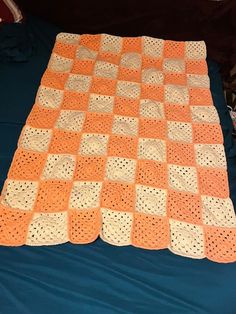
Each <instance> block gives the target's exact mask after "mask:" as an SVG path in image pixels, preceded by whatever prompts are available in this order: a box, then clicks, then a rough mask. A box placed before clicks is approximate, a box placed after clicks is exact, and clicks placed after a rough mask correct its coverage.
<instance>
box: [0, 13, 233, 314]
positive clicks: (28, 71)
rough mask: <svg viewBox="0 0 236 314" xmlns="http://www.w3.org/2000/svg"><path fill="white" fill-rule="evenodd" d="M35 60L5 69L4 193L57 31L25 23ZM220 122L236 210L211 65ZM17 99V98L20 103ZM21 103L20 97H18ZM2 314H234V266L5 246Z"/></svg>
mask: <svg viewBox="0 0 236 314" xmlns="http://www.w3.org/2000/svg"><path fill="white" fill-rule="evenodd" d="M26 27H27V30H28V31H29V33H30V40H31V41H32V47H33V50H32V55H31V56H30V57H29V58H28V60H27V61H26V62H2V63H1V64H0V73H1V75H0V86H1V105H0V189H1V188H2V185H3V182H4V180H5V178H6V176H7V172H8V169H9V166H10V163H11V160H12V157H13V153H14V151H15V148H16V144H17V140H18V137H19V134H20V131H21V129H22V127H23V125H24V122H25V120H26V118H27V116H28V114H29V112H30V110H31V107H32V105H33V102H34V98H35V94H36V91H37V88H38V85H39V82H40V78H41V76H42V74H43V72H44V70H45V68H46V66H47V62H48V59H49V56H50V53H51V49H52V47H53V44H54V40H55V36H56V34H57V33H58V32H59V31H60V29H58V28H57V27H55V26H53V25H50V24H48V23H46V22H43V21H41V20H39V19H37V18H35V17H30V18H29V19H28V21H27V25H26ZM208 67H209V76H210V80H211V92H212V95H213V100H214V104H215V106H216V108H217V111H218V113H219V116H220V120H221V126H222V130H223V134H224V145H225V151H226V156H227V163H228V174H229V185H230V193H231V198H232V200H233V202H234V207H236V145H235V143H234V141H233V139H232V136H231V134H232V121H231V120H230V116H229V113H228V111H227V107H226V105H225V101H224V96H223V92H222V86H221V79H220V74H219V68H218V66H217V64H216V63H214V62H213V61H211V60H208ZM16 95H17V96H16ZM19 96H20V97H19ZM0 256H1V264H0V287H1V294H0V313H2V314H11V313H15V314H18V313H19V314H31V313H34V314H38V313H39V314H41V313H45V314H46V313H58V314H60V313H66V312H67V313H70V314H73V313H81V314H83V313H86V314H89V313H91V314H94V313H103V314H109V313H140V314H141V313H142V314H147V313H150V314H151V313H160V314H161V313H175V314H177V313H181V314H184V313H201V314H203V313H214V314H217V313H224V314H234V313H235V312H236V299H235V293H236V286H235V277H236V265H235V264H234V263H231V264H218V263H213V262H211V261H209V260H206V259H203V260H192V259H187V258H184V257H181V256H177V255H174V254H172V253H170V252H169V251H167V250H160V251H151V250H142V249H138V248H134V247H130V246H127V247H115V246H111V245H109V244H107V243H105V242H102V241H101V240H97V241H95V242H94V243H92V244H89V245H73V244H69V243H67V244H63V245H57V246H51V247H28V246H23V247H18V248H8V247H0Z"/></svg>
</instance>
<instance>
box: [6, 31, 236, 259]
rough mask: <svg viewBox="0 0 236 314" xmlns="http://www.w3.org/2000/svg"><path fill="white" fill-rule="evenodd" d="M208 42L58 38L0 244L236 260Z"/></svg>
mask: <svg viewBox="0 0 236 314" xmlns="http://www.w3.org/2000/svg"><path fill="white" fill-rule="evenodd" d="M205 58H206V49H205V44H204V42H201V41H199V42H193V41H189V42H175V41H169V40H165V41H164V40H161V39H156V38H151V37H132V38H128V37H127V38H122V37H118V36H110V35H107V34H101V35H75V34H67V33H60V34H59V35H58V36H57V40H56V43H55V46H54V49H53V52H52V55H51V58H50V61H49V64H48V68H47V69H46V71H45V73H44V75H43V77H42V80H41V85H40V87H39V90H38V93H37V96H36V100H35V104H34V106H33V109H32V111H31V113H30V115H29V117H28V119H27V122H26V125H25V127H24V128H23V131H22V133H21V136H20V139H19V142H18V148H17V150H16V153H15V155H14V159H13V162H12V165H11V168H10V170H9V173H8V178H7V180H6V182H5V185H4V189H3V192H2V196H1V199H0V244H2V245H8V246H19V245H23V244H27V245H34V246H36V245H51V244H59V243H64V242H67V241H70V242H72V243H89V242H92V241H94V240H95V239H96V238H97V237H98V236H100V237H101V238H102V239H103V240H104V241H106V242H109V243H111V244H114V245H130V244H131V245H134V246H137V247H141V248H146V249H155V250H158V249H163V248H169V249H170V250H171V251H172V252H174V253H175V254H179V255H182V256H187V257H191V258H204V257H207V258H208V259H210V260H212V261H217V262H232V261H235V260H236V219H235V214H234V209H233V205H232V202H231V200H230V198H229V187H228V178H227V169H226V160H225V153H224V147H223V142H222V133H221V128H220V125H219V118H218V114H217V112H216V109H215V107H214V106H213V103H212V97H211V93H210V89H209V78H208V75H207V65H206V62H205Z"/></svg>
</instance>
